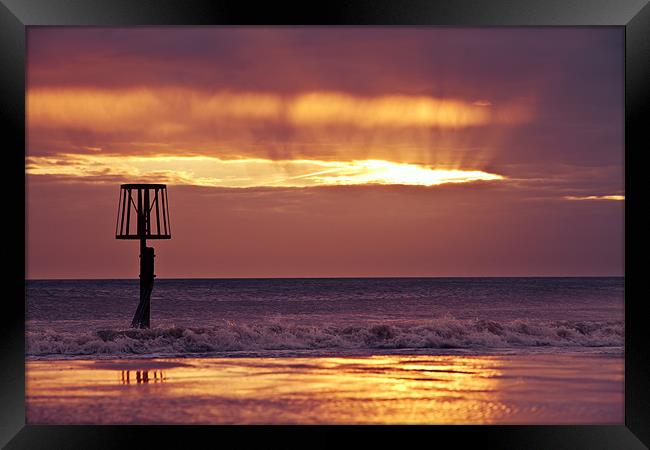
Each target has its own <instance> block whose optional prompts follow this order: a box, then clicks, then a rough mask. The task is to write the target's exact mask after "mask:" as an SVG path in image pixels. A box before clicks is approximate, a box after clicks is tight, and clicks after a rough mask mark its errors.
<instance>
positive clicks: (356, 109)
mask: <svg viewBox="0 0 650 450" xmlns="http://www.w3.org/2000/svg"><path fill="white" fill-rule="evenodd" d="M27 118H28V125H29V126H32V127H41V126H42V127H67V128H79V129H88V130H94V131H116V130H117V131H119V130H124V131H130V130H138V129H140V130H142V129H143V127H147V128H148V131H150V132H151V131H153V132H156V131H158V132H163V133H171V134H174V133H182V132H184V131H186V130H189V129H191V128H193V126H194V125H195V124H196V123H197V122H199V123H205V122H208V123H209V122H214V121H218V120H234V121H239V120H245V121H268V122H271V123H279V124H287V125H292V126H297V127H301V126H331V125H336V126H346V127H351V128H370V127H441V128H447V127H451V128H461V127H471V126H479V125H487V124H490V123H504V122H508V123H511V122H517V121H527V120H529V119H530V111H528V109H527V108H524V107H522V106H517V107H515V106H514V105H506V106H503V107H497V106H494V105H488V104H487V103H485V102H483V103H478V104H475V103H471V102H465V101H461V100H454V99H439V98H434V97H426V96H405V95H384V96H376V97H359V96H353V95H347V94H341V93H336V92H308V93H303V94H298V95H293V96H282V95H277V94H268V93H251V92H217V93H213V94H206V93H202V92H198V91H192V90H188V89H173V88H165V89H158V90H148V89H124V90H106V89H105V90H101V89H80V88H64V89H55V88H35V89H30V90H29V92H28V94H27Z"/></svg>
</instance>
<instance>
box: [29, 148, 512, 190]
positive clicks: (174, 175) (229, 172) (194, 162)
mask: <svg viewBox="0 0 650 450" xmlns="http://www.w3.org/2000/svg"><path fill="white" fill-rule="evenodd" d="M27 173H28V174H32V175H51V176H59V177H67V178H70V179H73V180H75V179H76V180H80V181H100V182H101V181H110V182H114V181H115V180H116V179H124V180H127V179H128V180H134V179H138V180H142V181H147V180H149V179H151V180H159V181H164V182H167V183H170V184H184V185H195V186H211V187H238V188H248V187H258V186H268V187H313V186H343V185H372V184H379V185H410V186H437V185H441V184H445V183H466V182H472V181H494V180H502V179H504V177H503V176H501V175H498V174H494V173H488V172H483V171H480V170H463V169H460V168H449V167H445V168H437V167H431V166H427V165H423V164H410V163H399V162H392V161H384V160H375V159H371V160H353V161H320V160H270V159H260V158H242V159H229V160H225V159H219V158H215V157H208V156H108V155H96V154H86V155H79V154H61V155H57V156H53V157H50V156H38V157H37V156H35V157H28V158H27Z"/></svg>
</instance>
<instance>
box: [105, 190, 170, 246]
mask: <svg viewBox="0 0 650 450" xmlns="http://www.w3.org/2000/svg"><path fill="white" fill-rule="evenodd" d="M171 237H172V234H171V224H170V222H169V201H168V199H167V186H166V185H164V184H123V185H121V186H120V199H119V202H118V210H117V223H116V224H115V238H116V239H171Z"/></svg>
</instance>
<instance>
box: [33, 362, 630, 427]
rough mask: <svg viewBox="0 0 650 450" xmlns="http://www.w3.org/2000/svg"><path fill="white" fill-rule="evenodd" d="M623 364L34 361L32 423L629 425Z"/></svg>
mask: <svg viewBox="0 0 650 450" xmlns="http://www.w3.org/2000/svg"><path fill="white" fill-rule="evenodd" d="M623 368H624V367H623V357H622V354H620V352H616V351H609V352H608V351H606V350H602V351H601V353H600V354H597V355H595V354H593V353H584V352H582V353H580V352H576V353H565V354H561V355H555V354H551V353H548V352H546V353H532V354H527V355H521V354H501V355H484V356H477V355H462V354H456V355H438V356H436V355H426V354H419V355H418V354H415V355H407V354H398V355H397V354H384V355H373V356H345V357H331V356H330V357H328V356H317V357H313V356H311V357H310V356H297V355H294V356H291V357H273V358H259V357H258V358H251V357H230V358H177V359H164V358H153V359H138V360H52V361H29V362H28V363H27V396H26V405H27V423H28V424H43V423H63V424H90V423H98V424H163V423H168V424H342V423H354V424H525V423H535V424H559V423H563V424H567V423H570V424H612V423H622V422H623V417H624V415H623V414H624V409H623Z"/></svg>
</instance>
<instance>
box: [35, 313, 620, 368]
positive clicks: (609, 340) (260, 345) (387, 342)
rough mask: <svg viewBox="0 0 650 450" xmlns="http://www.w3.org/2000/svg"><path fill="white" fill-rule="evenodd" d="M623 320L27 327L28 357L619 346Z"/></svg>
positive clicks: (229, 323) (435, 320)
mask: <svg viewBox="0 0 650 450" xmlns="http://www.w3.org/2000/svg"><path fill="white" fill-rule="evenodd" d="M623 342H624V323H623V322H578V321H554V322H535V321H524V320H515V321H511V322H502V323H500V322H495V321H489V320H458V319H455V318H451V317H443V318H439V319H434V320H430V321H426V322H422V323H418V324H409V325H404V324H401V325H398V324H364V325H359V326H347V325H345V326H342V325H327V324H324V325H314V326H308V325H297V324H295V323H291V324H290V323H282V322H270V323H263V324H262V323H256V324H246V323H236V322H228V323H224V324H221V325H215V326H211V327H202V328H199V327H197V328H193V327H169V328H153V329H148V330H139V329H130V330H99V331H92V332H83V333H79V332H77V333H73V332H68V333H66V332H54V331H51V330H46V331H30V332H28V334H27V356H28V357H36V358H38V357H47V356H55V355H61V356H63V357H69V356H83V355H89V356H91V355H92V356H101V355H105V356H115V357H119V356H127V355H142V356H144V355H156V356H165V355H169V356H192V355H196V354H206V353H208V354H209V353H218V352H221V353H223V352H230V351H232V352H236V351H266V350H309V349H323V350H325V349H341V350H343V349H345V350H352V349H369V350H370V349H407V348H432V349H454V348H462V349H467V348H470V349H497V348H517V347H540V346H546V347H576V346H578V347H617V346H622V345H623Z"/></svg>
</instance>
